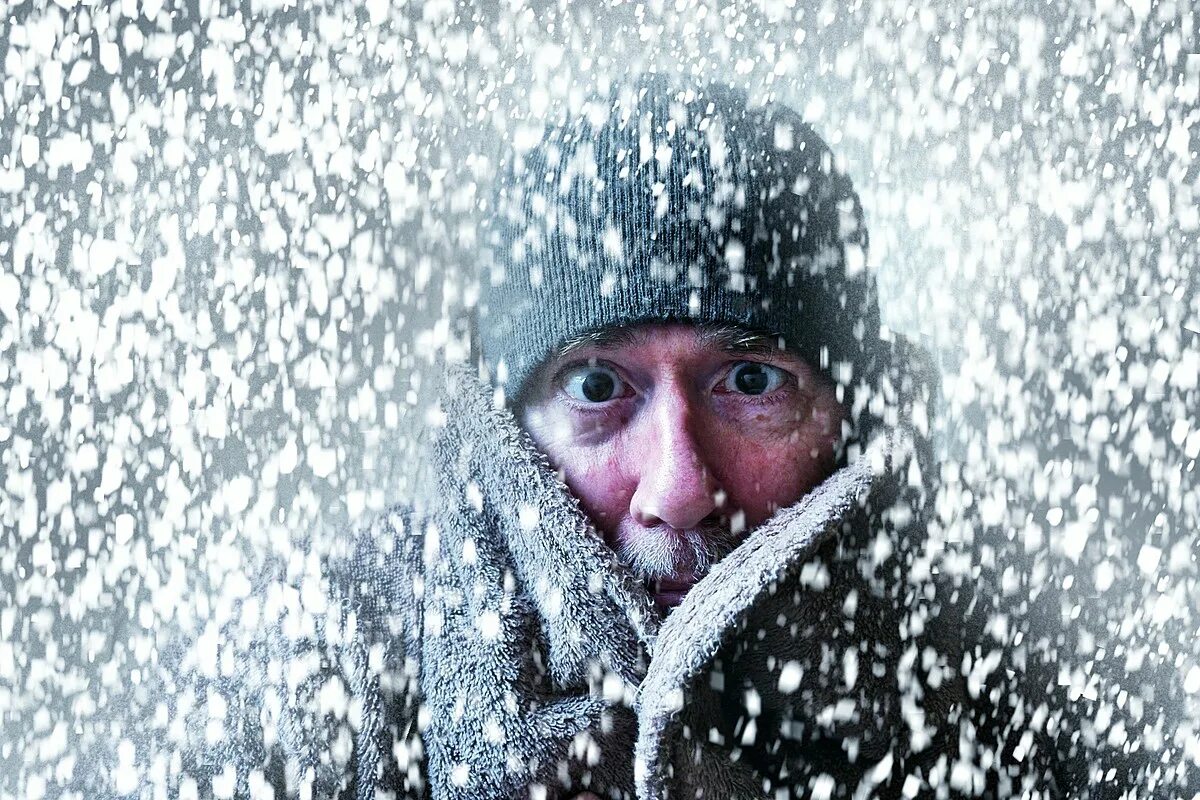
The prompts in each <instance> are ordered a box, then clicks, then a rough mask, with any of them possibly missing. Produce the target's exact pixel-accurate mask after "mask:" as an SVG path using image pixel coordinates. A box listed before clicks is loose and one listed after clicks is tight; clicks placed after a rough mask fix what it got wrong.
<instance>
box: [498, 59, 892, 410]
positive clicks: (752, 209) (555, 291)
mask: <svg viewBox="0 0 1200 800" xmlns="http://www.w3.org/2000/svg"><path fill="white" fill-rule="evenodd" d="M590 108H591V109H598V111H596V112H595V113H592V112H590V111H589V112H587V113H581V114H580V115H579V116H577V117H576V118H574V119H572V120H569V121H568V122H567V123H566V124H564V125H561V126H555V127H550V128H548V129H547V130H546V132H545V134H544V136H543V137H542V138H541V140H540V142H538V143H537V144H536V145H535V146H534V147H533V148H532V149H530V150H528V151H527V152H525V153H523V154H514V155H513V156H512V157H511V159H509V160H508V161H507V163H505V164H504V165H503V167H502V169H501V170H500V178H499V180H498V183H497V191H496V194H495V203H494V207H493V208H492V209H489V214H488V215H487V217H488V219H487V220H486V222H485V224H484V231H483V233H484V243H485V248H484V253H483V262H482V264H481V272H480V300H479V314H478V336H479V343H480V345H481V350H482V353H481V354H482V357H483V360H484V362H485V363H486V365H487V367H488V369H489V371H490V372H491V374H492V377H493V380H494V381H495V382H497V383H498V384H501V385H504V386H505V387H506V389H507V394H508V396H509V397H510V398H518V397H519V396H520V393H521V390H522V389H523V388H524V385H525V383H526V381H527V379H528V378H529V377H530V375H531V374H533V372H534V370H535V369H536V367H537V366H538V365H539V364H540V363H541V362H542V361H543V359H545V358H546V357H547V356H549V355H551V354H553V353H554V352H555V351H556V350H557V348H559V347H560V346H562V345H563V344H564V343H565V342H567V341H568V340H570V339H571V338H572V337H574V336H577V335H579V334H581V333H585V332H588V331H592V330H596V329H600V328H604V327H607V326H611V325H615V324H628V323H637V322H663V321H691V322H711V323H734V324H738V325H742V326H744V327H746V328H748V329H751V330H754V331H761V332H765V333H769V334H772V335H776V336H779V337H781V339H782V340H783V342H784V345H785V346H786V347H787V348H788V349H790V350H793V351H795V352H798V353H799V354H800V355H802V356H803V357H805V358H806V359H807V360H808V361H809V362H810V363H811V364H813V365H814V366H815V367H817V368H819V369H822V371H824V372H826V373H827V374H830V375H831V376H832V377H833V378H834V379H835V380H837V381H839V382H841V383H851V382H853V381H857V380H860V379H863V378H869V376H868V375H867V374H866V373H869V372H870V371H871V369H872V368H873V354H874V352H875V349H876V344H877V343H878V340H879V309H878V302H877V300H876V293H875V283H874V278H873V277H872V275H871V274H870V272H869V271H868V270H867V269H866V267H865V258H866V246H867V233H866V229H865V227H864V225H863V219H862V207H861V205H860V203H859V200H858V197H857V195H856V194H855V193H854V190H853V188H852V187H851V185H850V181H849V179H848V178H846V177H845V176H843V175H841V174H839V173H838V172H837V171H835V169H834V166H833V157H832V154H831V153H830V151H829V148H828V147H827V146H826V145H825V143H824V142H823V141H822V140H821V139H820V138H819V137H818V136H817V135H816V133H814V132H813V130H812V128H810V127H809V126H808V125H807V124H805V123H804V122H803V121H802V120H801V119H800V117H799V116H798V115H797V114H795V113H794V112H792V111H790V110H789V109H786V108H783V107H779V106H766V107H761V108H749V107H747V100H746V97H745V95H743V94H742V93H740V92H738V91H736V90H734V89H731V88H729V87H724V86H719V85H709V86H705V87H702V88H687V89H684V88H678V87H674V86H672V85H671V84H670V83H668V82H667V81H666V80H664V79H662V78H657V77H650V78H642V79H640V80H638V81H637V82H635V83H633V84H626V85H623V86H619V87H618V88H617V89H616V90H614V91H613V92H612V94H611V96H610V97H609V98H608V99H607V100H606V101H603V102H600V103H596V104H593V105H592V106H591V107H590Z"/></svg>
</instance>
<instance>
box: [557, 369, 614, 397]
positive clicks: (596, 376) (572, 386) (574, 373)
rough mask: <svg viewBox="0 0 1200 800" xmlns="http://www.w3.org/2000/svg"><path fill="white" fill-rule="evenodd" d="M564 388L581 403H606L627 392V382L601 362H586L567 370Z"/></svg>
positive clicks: (563, 382) (564, 377)
mask: <svg viewBox="0 0 1200 800" xmlns="http://www.w3.org/2000/svg"><path fill="white" fill-rule="evenodd" d="M562 385H563V390H564V391H565V392H566V393H567V395H568V396H570V397H571V398H572V399H573V400H578V401H579V402H581V403H604V402H607V401H609V400H613V399H615V398H618V397H621V396H622V395H624V394H625V383H624V382H623V381H622V380H621V378H620V377H618V375H617V373H616V372H614V371H613V370H611V369H609V368H608V367H603V366H600V365H599V364H586V365H584V366H581V367H575V368H573V369H570V370H567V372H566V374H565V375H564V376H563V381H562Z"/></svg>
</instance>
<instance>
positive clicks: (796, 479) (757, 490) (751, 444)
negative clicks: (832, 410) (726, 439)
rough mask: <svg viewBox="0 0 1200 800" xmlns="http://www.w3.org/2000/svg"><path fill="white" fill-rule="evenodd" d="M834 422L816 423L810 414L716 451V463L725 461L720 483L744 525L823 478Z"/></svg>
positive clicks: (830, 462) (829, 464) (830, 461)
mask: <svg viewBox="0 0 1200 800" xmlns="http://www.w3.org/2000/svg"><path fill="white" fill-rule="evenodd" d="M836 422H837V421H836V420H834V419H833V418H832V417H828V418H827V419H826V420H824V421H822V422H820V423H818V422H817V421H816V420H813V419H810V420H809V421H808V422H806V423H805V424H803V425H801V426H799V427H796V426H795V425H793V426H791V427H790V429H780V430H778V431H777V432H776V433H775V434H774V435H772V436H771V437H769V438H762V439H759V438H755V439H753V440H739V441H738V442H737V444H736V446H734V447H727V448H723V452H721V453H718V454H716V455H717V460H716V463H721V464H724V465H725V469H724V474H723V475H722V476H721V485H722V487H723V488H724V489H725V491H726V492H727V493H728V494H729V499H730V502H731V503H732V507H734V508H739V509H741V510H742V511H744V512H745V514H746V525H747V527H750V528H753V527H755V526H757V525H759V524H761V523H762V522H765V521H766V520H767V518H768V517H770V516H771V515H772V514H774V513H775V512H776V511H778V510H779V509H780V508H783V507H786V506H789V505H792V504H793V503H795V502H796V501H798V500H799V499H800V498H802V497H804V495H806V494H808V493H809V492H810V491H812V490H813V489H814V488H816V486H818V485H819V484H820V483H821V482H822V481H823V480H825V478H827V477H829V475H830V474H831V473H832V472H833V469H834V448H835V445H836V440H837V431H838V429H839V426H838V425H837V424H836Z"/></svg>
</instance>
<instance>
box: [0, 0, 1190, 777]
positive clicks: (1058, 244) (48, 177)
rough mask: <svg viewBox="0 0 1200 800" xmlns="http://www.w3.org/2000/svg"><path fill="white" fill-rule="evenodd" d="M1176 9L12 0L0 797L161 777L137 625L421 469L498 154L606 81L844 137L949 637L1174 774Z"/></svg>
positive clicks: (1181, 614) (1133, 768) (173, 619)
mask: <svg viewBox="0 0 1200 800" xmlns="http://www.w3.org/2000/svg"><path fill="white" fill-rule="evenodd" d="M1197 28H1198V26H1197V13H1196V11H1195V10H1194V9H1193V4H1192V3H1191V2H1190V0H1179V2H1171V1H1170V0H1166V1H1164V2H1153V0H1128V1H1124V0H1096V1H1095V2H1068V1H1067V0H1062V1H1061V2H1057V3H1055V2H1049V3H1047V2H1040V1H1038V2H1032V1H1031V2H1021V1H1018V0H1010V1H1009V2H988V1H986V0H985V1H984V2H978V3H973V4H970V5H968V4H940V5H937V7H931V6H930V4H924V3H915V2H908V1H907V0H897V1H896V2H878V3H876V2H870V1H869V0H862V1H861V2H855V3H843V2H836V3H835V2H824V3H811V2H803V0H771V1H770V2H768V1H767V0H760V1H759V2H747V3H739V4H736V5H734V4H725V3H716V2H702V1H699V0H672V1H671V2H666V1H665V0H649V1H648V2H628V3H627V2H607V1H606V2H575V3H567V2H565V1H564V2H559V3H548V2H524V0H509V1H508V2H503V3H473V4H466V3H454V2H448V1H440V0H431V2H426V3H419V2H416V1H415V0H411V1H410V2H405V0H399V1H398V2H397V1H396V0H367V1H366V2H365V3H340V2H337V3H335V2H306V3H303V4H297V3H294V2H290V0H249V1H248V2H242V3H239V4H226V3H218V2H210V1H209V0H202V1H200V2H190V3H183V4H174V3H171V2H167V0H121V1H120V2H92V3H87V2H80V3H77V2H72V1H71V0H55V1H54V2H50V0H38V1H37V2H23V3H11V2H10V3H5V2H0V61H2V64H3V69H2V70H0V81H2V88H0V796H5V797H8V796H12V797H22V798H25V797H28V798H39V797H52V796H59V795H61V794H62V793H63V792H64V789H65V788H66V787H77V786H80V785H87V786H92V787H102V788H103V789H105V790H106V791H113V792H116V793H118V794H119V793H126V792H128V793H136V792H142V793H144V794H147V795H150V794H153V793H154V792H155V791H158V790H161V791H162V792H165V791H166V789H164V788H162V787H165V786H168V785H169V781H168V780H167V775H168V774H169V772H170V764H169V762H168V761H164V760H163V757H162V756H155V757H154V758H151V757H149V756H148V755H147V754H145V753H139V752H138V751H137V748H136V747H134V745H133V744H132V743H131V742H130V741H129V739H127V738H126V733H127V732H128V729H129V728H130V727H131V726H141V727H147V726H151V727H156V728H157V727H161V729H162V730H163V732H164V736H169V735H170V729H171V725H170V722H171V720H170V717H171V716H172V714H171V713H170V710H169V708H168V705H167V704H166V701H165V699H164V694H163V693H164V692H166V691H169V690H170V687H169V686H165V685H164V683H163V681H164V678H163V677H162V676H161V675H160V674H159V672H158V670H156V665H157V663H158V659H159V657H160V653H161V652H163V651H164V649H165V648H167V647H168V646H169V644H168V643H169V642H173V641H186V642H190V643H193V645H192V646H194V647H196V648H198V649H201V650H203V649H206V648H209V649H211V650H212V653H213V656H212V657H213V658H217V657H219V654H220V652H221V647H222V646H223V645H222V643H221V642H219V641H218V637H217V630H218V628H219V627H220V626H221V625H223V624H225V623H226V622H227V621H228V617H229V615H230V614H231V613H232V609H233V607H234V603H235V601H236V599H237V598H239V597H242V596H244V595H245V594H246V593H247V592H248V591H249V587H250V585H251V581H252V580H253V578H254V576H255V574H256V573H257V571H258V570H261V569H263V565H264V564H266V563H268V562H275V563H283V564H285V565H286V567H287V569H288V570H289V572H290V573H294V574H297V575H303V574H305V573H306V571H309V570H312V569H313V567H312V560H313V559H314V558H316V557H317V556H318V555H319V554H320V552H321V551H322V550H323V549H325V548H327V547H330V546H333V544H334V543H336V542H337V540H338V537H339V536H340V535H341V532H342V531H344V530H345V527H346V525H347V524H349V523H350V522H351V521H352V520H355V519H359V518H362V517H363V516H364V515H369V514H370V513H372V512H374V511H378V510H381V509H383V508H385V507H386V506H387V505H389V504H391V503H393V502H396V501H400V500H404V499H407V498H409V497H410V496H411V495H412V493H413V491H414V487H415V486H416V485H417V479H418V477H419V473H420V468H421V466H422V457H421V450H420V443H421V435H420V428H421V424H422V422H423V420H424V419H425V417H426V415H427V414H428V412H429V411H430V409H431V408H432V397H431V393H430V392H429V384H430V382H431V377H432V375H433V374H435V373H434V372H433V370H435V369H436V365H437V364H438V363H439V362H440V360H443V359H445V360H461V359H464V358H468V357H469V353H468V346H469V345H468V341H469V337H468V326H467V319H468V315H469V311H470V308H471V306H472V303H473V302H474V299H475V296H476V291H475V289H474V287H473V286H472V278H471V273H472V270H473V266H474V264H473V259H474V257H475V256H474V253H475V252H476V247H477V241H476V233H475V232H476V225H477V220H478V213H479V212H478V203H479V201H480V200H481V198H482V197H484V196H485V195H486V192H487V186H488V180H489V179H490V176H491V174H492V171H493V169H494V167H495V165H496V156H497V154H498V153H499V152H500V150H499V148H500V147H501V146H503V145H504V144H505V143H513V142H516V143H518V144H519V143H520V142H522V141H528V140H529V138H530V137H531V136H532V135H533V134H534V133H536V132H540V131H541V129H542V127H543V126H544V125H545V123H546V121H547V120H550V119H553V118H554V117H555V115H558V114H562V113H563V112H564V111H569V110H572V109H578V108H579V107H580V105H581V104H582V102H583V101H584V99H585V98H586V97H588V96H589V95H592V94H594V93H596V92H603V91H605V90H607V88H608V85H609V83H610V82H611V81H612V80H614V79H619V78H620V77H621V76H623V75H624V74H626V72H628V71H635V72H640V71H659V72H664V73H667V74H669V75H673V76H676V77H679V78H683V79H692V80H695V81H697V82H702V81H708V80H719V81H722V82H726V83H730V84H734V85H737V86H740V87H742V88H744V89H746V90H747V91H748V92H749V93H750V95H751V97H752V98H754V99H755V100H758V101H762V102H768V101H770V102H779V103H784V104H786V105H789V106H791V107H793V108H795V109H797V110H798V111H800V112H801V113H802V114H803V115H804V116H805V118H807V119H808V120H809V121H810V122H811V123H812V124H813V125H814V127H815V128H816V130H817V131H818V132H819V133H820V134H821V135H822V136H823V137H824V138H825V140H826V141H827V142H828V143H829V145H830V146H831V148H832V149H833V151H834V152H835V153H836V154H837V156H838V158H839V159H840V162H841V163H840V166H841V168H842V169H843V170H844V171H845V172H847V173H848V174H849V175H850V176H851V178H852V179H853V180H854V183H855V185H856V187H857V189H858V191H859V193H860V194H861V197H862V201H863V205H864V208H865V212H866V217H867V225H868V229H869V231H870V237H871V249H870V256H869V264H870V266H871V267H872V268H873V269H875V270H876V271H877V275H878V280H879V284H880V289H881V292H880V294H881V298H882V303H883V314H884V320H885V321H886V322H887V324H888V325H889V327H891V328H892V329H893V330H894V331H897V332H899V333H901V334H903V335H906V336H908V337H910V338H912V339H914V340H915V341H918V342H920V343H921V344H923V345H924V346H925V347H926V348H928V349H929V350H930V352H931V353H932V354H933V355H934V358H935V360H936V362H937V363H938V365H939V366H940V369H941V372H942V386H943V403H942V407H941V408H940V409H938V413H937V414H936V416H935V419H934V421H933V428H934V430H935V432H936V434H937V436H938V440H937V444H938V452H939V457H940V461H941V470H942V474H941V478H942V484H943V485H942V490H941V491H940V493H939V495H938V497H937V499H936V508H937V513H938V519H939V524H938V526H936V529H935V530H934V531H933V532H932V533H931V536H932V537H933V540H932V541H933V549H934V551H935V552H937V553H939V554H941V557H940V559H939V561H938V563H937V567H936V568H938V569H942V570H949V571H951V573H952V574H957V575H960V576H961V579H962V580H963V581H967V582H970V583H971V584H973V585H975V586H977V587H979V593H980V596H981V597H984V598H988V602H990V603H991V608H989V609H988V611H987V613H988V614H989V615H990V616H989V625H988V630H987V636H986V638H985V640H984V641H982V642H980V643H976V644H975V646H974V647H973V649H972V651H971V653H970V654H969V655H968V658H967V659H966V660H965V661H964V663H963V664H962V665H961V668H962V669H963V671H964V673H966V674H970V675H971V677H972V679H973V684H972V685H973V686H974V689H973V690H974V691H977V692H981V693H983V694H985V695H987V697H988V699H989V700H990V701H991V702H993V703H994V704H996V705H998V706H1000V707H1001V708H1002V709H1003V710H1004V711H1005V713H1004V714H1003V717H1004V718H1005V719H1007V720H1008V723H1007V725H1008V727H1007V730H1006V731H1004V732H1003V735H1004V737H1005V738H1007V740H1008V741H1009V743H1010V746H1015V747H1017V748H1019V747H1020V746H1021V742H1022V740H1023V735H1024V732H1025V731H1026V730H1028V729H1030V728H1031V727H1032V728H1035V729H1039V730H1040V729H1046V728H1047V726H1049V727H1050V728H1057V731H1058V733H1057V735H1058V737H1059V740H1060V743H1061V744H1062V746H1063V747H1064V748H1065V749H1066V750H1068V751H1070V752H1072V753H1074V754H1075V756H1076V758H1077V760H1078V763H1079V765H1080V769H1081V770H1082V772H1081V773H1080V774H1081V775H1083V776H1085V777H1086V779H1087V781H1088V782H1094V783H1096V784H1103V783H1106V782H1107V783H1109V784H1110V785H1112V784H1114V783H1115V784H1119V785H1126V786H1130V787H1137V789H1138V791H1139V792H1140V793H1141V795H1140V796H1175V795H1182V794H1183V793H1184V789H1183V787H1185V786H1189V785H1193V784H1195V783H1196V782H1197V780H1198V779H1200V778H1198V776H1200V731H1198V725H1200V710H1198V708H1197V705H1198V704H1197V700H1198V699H1200V591H1198V589H1197V569H1198V564H1197V551H1198V547H1200V542H1198V541H1197V536H1198V530H1200V525H1198V521H1200V482H1198V480H1197V475H1198V471H1197V467H1196V461H1197V458H1198V457H1200V411H1198V410H1200V387H1198V380H1200V291H1198V289H1200V287H1198V283H1200V263H1198V253H1200V247H1198V245H1197V235H1198V229H1200V210H1198V209H1200V203H1198V196H1200V165H1198V161H1197V157H1196V156H1197V152H1198V151H1200V55H1198V53H1200V39H1198V37H1197V33H1196V31H1197ZM1030 696H1032V697H1033V699H1032V700H1031V699H1030ZM967 752H968V753H969V754H970V758H972V759H975V763H982V762H987V761H988V759H991V758H994V757H996V756H995V755H994V754H992V753H991V752H990V750H988V748H986V747H982V746H981V747H980V748H978V749H976V750H972V749H971V748H968V749H967ZM155 759H157V760H155ZM970 768H971V767H970V764H967V766H965V767H964V769H966V770H968V771H969V770H970ZM969 784H970V781H969V779H968V780H967V785H969ZM154 787H159V789H158V790H156V789H155V788H154Z"/></svg>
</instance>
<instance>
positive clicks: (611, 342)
mask: <svg viewBox="0 0 1200 800" xmlns="http://www.w3.org/2000/svg"><path fill="white" fill-rule="evenodd" d="M696 328H697V330H698V331H699V333H700V338H701V340H702V341H703V342H705V343H706V344H715V345H716V346H717V347H719V348H721V349H722V350H725V351H726V352H729V353H738V354H744V355H757V356H782V355H788V354H789V353H788V351H787V350H786V349H785V348H784V347H783V338H782V337H781V336H779V335H777V334H771V333H766V332H763V331H756V330H751V329H748V328H743V327H742V326H740V325H734V324H730V323H720V322H717V323H713V322H701V323H696ZM650 331H651V327H650V325H649V324H646V323H640V324H639V323H633V324H629V325H609V326H607V327H604V328H600V329H597V330H592V331H585V332H583V333H581V334H579V335H577V336H574V337H572V338H570V339H568V340H567V341H566V342H565V343H563V345H562V346H561V347H559V348H558V351H557V353H556V354H555V355H556V357H557V358H564V357H566V356H569V355H571V354H572V353H574V352H576V351H579V350H583V349H585V348H591V347H595V348H597V349H602V350H606V349H613V348H619V347H626V346H629V345H634V344H639V343H641V342H643V341H645V339H646V337H647V336H649V335H650Z"/></svg>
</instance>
